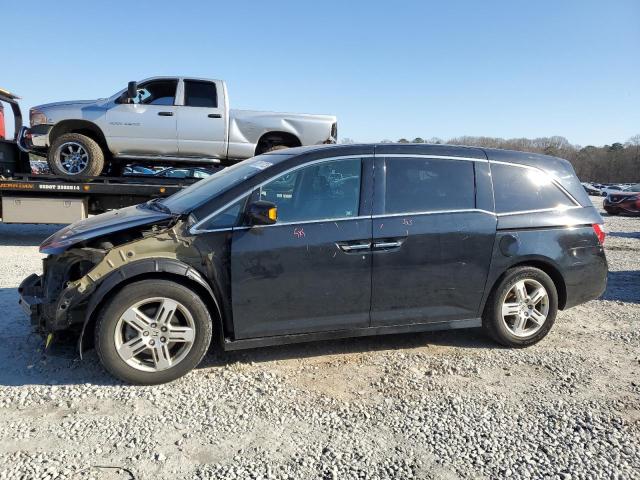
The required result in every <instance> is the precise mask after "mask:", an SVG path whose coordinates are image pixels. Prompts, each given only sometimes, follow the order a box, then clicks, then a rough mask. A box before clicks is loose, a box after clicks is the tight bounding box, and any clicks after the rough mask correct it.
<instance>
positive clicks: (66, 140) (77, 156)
mask: <svg viewBox="0 0 640 480" xmlns="http://www.w3.org/2000/svg"><path fill="white" fill-rule="evenodd" d="M48 161H49V168H50V169H51V171H52V172H53V173H54V174H55V175H61V176H64V177H75V178H85V177H97V176H98V175H100V174H101V173H102V169H103V168H104V152H103V151H102V148H100V145H98V143H97V142H96V141H95V140H93V139H92V138H89V137H87V136H86V135H82V134H80V133H65V134H64V135H60V136H59V137H58V138H56V139H55V141H54V142H53V143H52V144H51V147H50V148H49V156H48Z"/></svg>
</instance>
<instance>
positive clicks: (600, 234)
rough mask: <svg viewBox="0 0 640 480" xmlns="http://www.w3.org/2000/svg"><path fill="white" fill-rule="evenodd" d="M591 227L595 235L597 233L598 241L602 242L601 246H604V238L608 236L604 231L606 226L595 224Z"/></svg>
mask: <svg viewBox="0 0 640 480" xmlns="http://www.w3.org/2000/svg"><path fill="white" fill-rule="evenodd" d="M591 226H592V227H593V233H595V234H596V237H598V241H599V242H600V245H604V237H605V235H606V234H605V231H604V226H603V225H602V224H600V223H594V224H593V225H591Z"/></svg>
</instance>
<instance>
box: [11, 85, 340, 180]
mask: <svg viewBox="0 0 640 480" xmlns="http://www.w3.org/2000/svg"><path fill="white" fill-rule="evenodd" d="M29 113H30V115H29V116H30V124H31V126H30V127H31V128H29V129H24V131H23V132H22V133H21V135H20V144H21V145H22V147H23V148H24V149H25V150H28V151H30V152H32V153H36V154H39V155H42V156H46V157H47V159H48V162H49V166H50V168H51V171H52V172H53V173H54V174H56V175H63V176H67V177H76V178H78V177H91V176H97V175H100V174H101V173H102V172H103V170H104V169H105V168H106V167H110V169H109V171H110V172H113V171H117V168H116V169H115V170H114V167H118V166H122V165H124V164H126V163H131V162H132V161H136V162H146V163H150V164H151V163H161V164H164V165H176V164H185V163H190V164H194V163H195V164H207V163H209V164H211V163H214V164H215V163H223V164H227V163H232V162H234V161H238V160H242V159H245V158H249V157H252V156H254V155H258V154H260V153H264V152H267V151H269V150H273V149H276V148H284V147H297V146H302V145H314V144H319V143H335V141H336V138H337V123H336V117H334V116H330V115H310V114H299V113H275V112H258V111H248V110H230V109H229V98H228V96H227V86H226V84H225V82H224V81H221V80H212V79H202V78H183V77H154V78H148V79H146V80H143V81H141V82H139V83H138V82H129V85H128V87H127V88H126V89H124V90H121V91H119V92H117V93H115V94H114V95H112V96H111V97H109V98H101V99H98V100H85V101H69V102H58V103H49V104H46V105H39V106H37V107H33V108H32V109H31V110H30V112H29Z"/></svg>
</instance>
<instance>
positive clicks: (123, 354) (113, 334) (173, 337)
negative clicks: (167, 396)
mask: <svg viewBox="0 0 640 480" xmlns="http://www.w3.org/2000/svg"><path fill="white" fill-rule="evenodd" d="M211 332H212V323H211V317H210V315H209V311H208V310H207V307H206V305H205V304H204V302H203V301H202V299H200V297H199V296H198V295H197V294H196V293H195V292H194V291H192V290H190V289H189V288H186V287H184V286H182V285H179V284H177V283H175V282H171V281H167V280H142V281H140V282H136V283H133V284H131V285H128V286H127V288H125V289H123V290H122V291H120V292H118V293H117V294H116V295H115V296H114V297H113V298H112V299H111V301H110V302H109V303H108V304H107V305H106V306H105V308H103V310H102V313H101V314H100V316H99V317H98V320H97V323H96V328H95V345H96V350H97V352H98V357H99V358H100V361H101V362H102V364H103V365H104V367H105V368H106V369H107V370H108V371H109V373H111V374H112V375H114V376H115V377H118V378H120V379H121V380H124V381H125V382H129V383H134V384H139V385H155V384H159V383H165V382H170V381H172V380H175V379H176V378H178V377H181V376H182V375H185V374H186V373H187V372H189V371H191V370H192V369H193V368H194V367H195V366H196V365H198V363H200V361H201V360H202V357H203V356H204V354H205V353H206V351H207V349H208V348H209V343H210V342H211V334H212V333H211Z"/></svg>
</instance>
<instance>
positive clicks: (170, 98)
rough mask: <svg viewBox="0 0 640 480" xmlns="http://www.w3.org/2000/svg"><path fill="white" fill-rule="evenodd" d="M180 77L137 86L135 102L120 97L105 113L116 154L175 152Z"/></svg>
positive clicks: (170, 153) (108, 131)
mask: <svg viewBox="0 0 640 480" xmlns="http://www.w3.org/2000/svg"><path fill="white" fill-rule="evenodd" d="M177 87H178V80H177V79H175V78H163V79H155V80H149V81H147V82H144V83H141V84H139V85H138V96H137V97H136V98H134V99H132V102H133V103H122V101H121V100H120V99H118V100H116V103H115V104H114V105H113V106H112V107H111V108H109V110H108V111H107V114H106V121H107V128H106V129H105V136H106V137H107V142H108V143H109V147H110V149H111V151H112V152H113V153H115V154H143V155H176V154H177V153H178V139H177V135H176V107H175V105H174V104H175V98H176V92H177Z"/></svg>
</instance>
